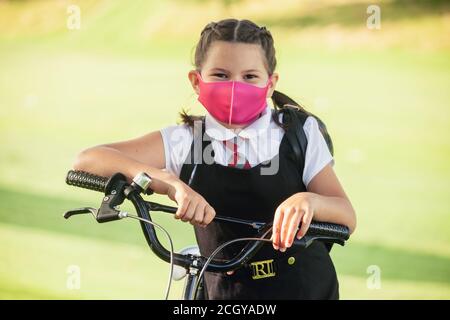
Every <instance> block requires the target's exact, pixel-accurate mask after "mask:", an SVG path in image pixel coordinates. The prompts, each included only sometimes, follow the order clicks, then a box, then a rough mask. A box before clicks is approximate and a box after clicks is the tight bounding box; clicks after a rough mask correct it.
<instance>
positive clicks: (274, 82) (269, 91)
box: [267, 72, 279, 98]
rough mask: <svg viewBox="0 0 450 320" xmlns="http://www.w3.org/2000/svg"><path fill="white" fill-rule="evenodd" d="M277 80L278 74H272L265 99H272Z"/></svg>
mask: <svg viewBox="0 0 450 320" xmlns="http://www.w3.org/2000/svg"><path fill="white" fill-rule="evenodd" d="M278 79H279V75H278V73H276V72H274V73H272V78H271V80H272V84H271V85H270V88H269V90H267V98H271V97H272V94H273V92H274V91H275V87H276V85H277V82H278Z"/></svg>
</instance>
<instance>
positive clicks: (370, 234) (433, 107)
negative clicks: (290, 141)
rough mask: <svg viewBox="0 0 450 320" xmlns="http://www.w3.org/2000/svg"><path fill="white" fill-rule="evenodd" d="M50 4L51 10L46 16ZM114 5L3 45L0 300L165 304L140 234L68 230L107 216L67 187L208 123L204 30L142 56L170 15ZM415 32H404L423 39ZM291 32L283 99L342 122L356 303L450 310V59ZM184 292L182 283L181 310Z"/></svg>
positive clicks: (341, 160) (341, 262)
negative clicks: (182, 122) (74, 26)
mask: <svg viewBox="0 0 450 320" xmlns="http://www.w3.org/2000/svg"><path fill="white" fill-rule="evenodd" d="M349 2H351V1H349ZM416 2H417V1H416ZM41 3H43V4H42V7H43V8H47V7H48V6H49V5H48V3H47V4H45V1H44V2H38V4H33V5H35V6H41ZM100 3H101V5H102V6H103V7H102V8H103V9H102V10H103V11H101V14H100V13H98V11H95V10H92V11H89V10H88V9H86V10H87V13H88V14H87V16H88V18H86V20H87V22H86V25H87V30H84V31H83V30H81V31H67V30H64V28H62V29H61V28H59V29H55V30H53V31H52V32H49V31H46V32H42V33H39V32H37V31H36V33H35V34H31V35H29V34H27V33H26V32H24V31H23V30H19V31H20V32H19V31H18V34H14V32H13V31H15V29H14V27H11V26H9V29H5V30H6V31H5V30H4V31H3V33H1V32H0V143H1V146H2V152H1V153H0V298H4V299H5V298H14V299H28V298H31V299H41V298H63V299H72V298H83V299H85V298H105V299H109V298H137V299H160V298H162V297H163V294H164V288H165V281H166V275H167V272H168V269H167V265H166V264H164V263H162V262H160V261H158V260H157V259H156V258H155V257H154V256H153V255H152V253H151V252H150V250H149V249H148V248H147V247H146V244H145V241H144V238H143V235H142V234H141V232H140V227H139V225H138V224H137V223H135V222H133V221H122V222H115V223H111V224H105V225H98V224H95V223H94V222H93V221H92V219H90V218H88V217H75V218H73V219H72V220H71V221H70V222H68V221H65V220H64V219H63V218H62V213H63V212H64V211H65V210H67V209H70V208H73V207H79V206H84V205H90V206H97V205H98V204H99V203H100V198H99V196H100V194H93V193H92V192H89V191H84V190H80V189H74V188H71V187H68V186H66V185H65V184H64V178H65V173H66V171H67V170H68V169H69V168H70V166H71V164H72V161H73V159H74V157H75V155H76V153H77V152H79V151H80V150H81V149H83V148H85V147H88V146H92V145H95V144H100V143H106V142H111V141H116V140H122V139H127V138H131V137H134V136H137V135H141V134H144V133H146V132H149V131H151V130H157V129H158V128H161V127H164V126H167V125H171V124H173V123H175V122H176V121H177V112H178V111H180V109H181V108H182V107H189V108H190V109H191V110H192V111H193V112H203V110H202V108H201V107H200V105H199V104H198V103H197V102H196V97H195V95H194V94H193V92H192V89H191V88H190V85H189V83H188V81H187V77H186V74H187V71H188V70H189V68H190V67H191V66H190V55H191V50H192V47H193V46H194V44H195V41H196V40H197V33H199V31H200V30H199V29H198V30H195V31H194V32H195V33H194V34H193V35H191V36H190V37H187V38H179V39H176V41H175V40H172V41H171V40H170V39H169V40H168V39H162V38H161V37H158V36H155V37H152V38H151V39H150V40H148V41H146V42H145V43H143V42H142V41H139V39H140V38H139V37H137V39H136V38H135V37H136V32H134V31H135V29H134V27H135V26H136V25H137V21H141V20H142V19H141V17H144V16H145V12H149V10H155V12H159V11H158V10H161V9H158V8H159V7H158V6H157V5H156V3H157V2H151V1H148V2H146V3H148V4H147V5H146V6H145V10H144V9H142V8H141V7H140V6H139V5H135V4H134V5H130V6H127V5H124V4H123V2H120V1H113V2H112V3H113V4H112V5H107V4H105V3H106V2H100ZM133 3H134V2H133ZM171 3H173V5H176V4H177V3H178V2H177V1H172V2H171ZM141 4H142V3H141ZM27 5H30V4H29V3H24V4H19V5H18V6H19V8H18V9H17V10H23V8H26V6H27ZM82 5H83V6H86V8H89V6H91V7H95V5H97V2H96V1H84V2H82ZM20 6H24V7H23V8H22V7H20ZM96 8H97V7H96ZM64 9H65V8H64V7H63V8H62V10H61V9H59V10H60V11H61V12H62V14H63V15H64V14H65V10H64ZM9 10H11V11H10V14H11V15H13V13H14V10H16V9H15V8H13V9H11V8H9ZM46 10H49V12H53V11H52V10H51V9H46ZM61 12H60V13H61ZM92 12H94V13H92ZM54 14H55V13H54ZM89 14H90V15H89ZM154 14H155V15H156V13H154ZM55 15H57V14H55ZM324 16H325V17H326V16H327V15H326V14H324ZM0 17H1V15H0ZM63 17H64V16H63ZM133 18H135V19H133ZM54 19H56V18H54ZM203 19H205V18H203ZM212 19H214V18H211V20H212ZM402 19H403V20H405V21H403V20H402V21H400V22H397V24H396V25H395V26H396V27H395V28H393V27H392V29H391V32H396V30H401V31H402V32H403V33H404V32H405V31H404V30H403V29H402V28H401V26H409V27H410V26H411V25H412V22H411V21H408V20H407V19H405V18H402ZM414 19H416V20H414V21H422V22H423V24H424V25H426V26H429V25H430V20H429V19H436V24H438V18H433V17H432V18H430V17H429V16H428V17H427V19H428V20H427V19H424V20H420V19H419V18H418V17H414ZM0 20H1V19H0ZM209 20H210V19H209V18H207V19H206V20H204V24H206V23H207V22H208V21H209ZM319 20H320V19H319ZM56 21H57V19H56ZM62 23H65V22H64V18H62ZM273 23H276V22H273ZM105 24H107V26H108V28H106V27H105V26H104V25H105ZM419 26H420V23H418V25H417V26H415V27H417V28H418V29H417V30H419ZM409 27H408V28H409ZM383 28H389V25H388V26H387V27H385V26H384V27H383ZM405 28H406V27H405ZM17 29H20V28H17ZM41 29H42V28H41ZM41 29H39V28H38V31H39V30H41ZM26 30H28V29H26ZM283 30H284V29H277V28H274V32H273V33H274V37H275V41H276V46H277V55H278V61H279V65H278V66H279V67H278V72H279V73H280V76H281V79H280V82H279V89H280V90H281V91H282V92H285V93H287V94H288V95H290V96H292V97H293V98H294V99H296V100H298V101H302V102H304V104H305V105H306V106H307V108H308V109H309V110H311V111H312V112H314V113H316V114H318V115H319V116H320V117H321V118H322V119H323V120H324V121H325V123H326V124H327V126H328V128H329V131H330V132H331V134H332V137H333V140H334V143H335V150H336V152H335V159H336V166H335V170H336V172H337V174H338V176H339V178H340V180H341V182H342V184H343V185H344V188H345V190H346V192H347V193H348V195H349V197H350V199H351V200H352V203H353V204H354V207H355V209H356V211H357V214H358V228H357V231H356V233H355V234H354V236H353V237H352V239H351V241H349V243H348V245H346V246H345V247H339V246H335V247H334V248H333V251H332V255H333V259H334V261H335V265H336V268H337V271H338V274H339V279H340V286H341V297H342V298H343V299H359V298H365V299H366V298H367V299H383V298H384V299H390V298H399V299H406V298H419V299H420V298H427V299H428V298H445V299H448V298H450V249H449V248H450V247H449V245H450V233H449V230H450V218H449V209H450V200H449V199H450V198H449V190H450V161H449V160H450V159H449V158H450V141H449V136H450V129H449V128H450V110H449V102H450V91H449V90H448V84H449V80H450V72H449V71H450V59H449V51H448V50H447V49H445V48H440V47H439V46H438V47H437V48H431V49H429V50H419V49H417V48H414V47H409V43H406V44H405V46H403V47H401V46H391V45H390V44H389V45H387V46H385V47H383V46H381V48H378V49H373V48H371V47H370V46H369V47H368V46H361V47H355V46H343V47H339V48H330V47H327V46H325V45H321V44H320V41H319V40H315V41H316V42H315V43H314V45H311V46H308V45H307V44H305V43H297V42H292V39H295V35H296V34H298V33H296V32H294V31H292V32H291V34H292V35H293V38H289V37H288V36H287V35H286V34H287V32H285V31H283ZM408 30H410V29H408ZM433 30H434V31H436V30H438V29H433ZM413 31H414V29H413ZM8 32H9V33H8ZM311 32H312V33H314V32H315V33H316V34H318V35H320V34H321V32H323V30H322V29H320V28H318V27H317V30H316V29H314V30H312V31H311ZM348 32H349V34H351V30H350V31H348ZM384 32H387V31H386V29H384ZM399 32H400V31H399ZM409 32H411V30H410V31H409ZM418 32H419V31H418ZM31 33H32V32H31ZM116 33H117V38H116V37H114V35H115V34H116ZM403 33H400V34H403ZM434 34H436V37H438V35H437V32H434V33H432V34H430V37H431V36H432V35H434ZM127 35H129V36H127ZM278 39H279V41H277V40H278ZM380 39H385V38H383V37H382V36H380V38H376V37H375V36H374V38H373V39H372V41H377V40H380ZM431 40H432V39H431ZM431 40H430V41H431ZM435 42H436V43H438V42H439V41H437V40H436V41H435ZM156 200H158V201H162V202H166V203H169V201H168V200H167V199H165V198H163V197H160V196H157V197H156ZM129 209H131V208H129ZM156 221H158V222H161V223H163V224H164V225H165V226H167V227H168V228H169V230H170V231H171V233H172V234H173V236H174V241H175V246H176V248H177V249H180V248H182V247H184V246H186V245H189V244H192V243H194V237H193V233H192V229H191V227H190V225H187V224H184V223H182V222H179V221H174V220H173V219H172V218H171V217H168V216H164V215H163V214H159V215H158V214H157V216H156ZM70 265H77V266H80V268H81V288H80V289H79V290H69V289H67V287H66V281H67V277H68V274H67V268H68V267H69V266H70ZM371 265H376V266H378V267H379V268H380V270H381V288H380V289H369V288H368V287H367V285H366V282H367V279H368V278H369V276H370V275H369V274H368V273H367V268H368V267H369V266H371ZM181 288H182V283H175V285H174V290H173V292H172V294H171V298H178V297H180V294H181Z"/></svg>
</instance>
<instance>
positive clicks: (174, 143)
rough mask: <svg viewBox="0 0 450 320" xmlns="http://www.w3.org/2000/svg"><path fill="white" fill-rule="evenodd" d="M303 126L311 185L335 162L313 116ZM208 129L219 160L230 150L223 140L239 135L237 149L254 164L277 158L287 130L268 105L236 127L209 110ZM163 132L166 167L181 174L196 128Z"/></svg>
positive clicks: (306, 180) (306, 170)
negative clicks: (327, 166) (323, 170)
mask: <svg viewBox="0 0 450 320" xmlns="http://www.w3.org/2000/svg"><path fill="white" fill-rule="evenodd" d="M303 130H304V131H305V134H306V138H307V139H308V146H307V149H306V156H305V167H304V171H303V183H304V185H305V186H308V184H309V182H310V181H311V180H312V178H314V176H315V175H316V174H318V173H319V172H320V171H321V170H322V169H323V168H324V167H325V166H326V165H327V164H329V163H330V164H331V165H332V166H334V159H333V157H332V155H331V154H330V151H329V150H328V146H327V144H326V142H325V139H324V138H323V136H322V133H321V132H320V131H319V126H318V123H317V120H316V119H315V118H314V117H312V116H309V117H308V118H307V119H306V121H305V124H304V125H303ZM205 131H206V133H207V135H208V136H210V137H211V139H212V141H211V144H212V148H213V150H214V161H215V162H216V163H218V164H221V165H227V162H228V159H229V157H230V154H229V152H228V151H227V149H226V148H225V146H224V144H223V141H224V140H230V139H233V138H235V137H236V139H237V144H238V150H237V151H238V153H241V154H243V155H245V157H246V159H247V160H248V162H249V163H250V165H251V166H252V167H253V166H255V165H258V164H259V163H261V162H264V161H267V160H270V159H272V158H274V157H275V156H276V155H277V154H278V151H279V147H280V143H281V139H282V138H283V136H284V130H283V129H282V128H280V127H279V126H278V125H277V124H276V123H275V121H274V120H273V118H272V112H271V107H270V106H269V105H267V107H266V109H265V110H264V111H263V113H262V114H261V116H260V117H259V118H258V119H257V120H255V121H253V122H252V123H251V124H250V125H248V126H246V127H245V128H243V129H240V130H237V131H235V130H232V129H228V128H226V127H224V126H223V125H221V124H220V123H219V122H217V120H216V119H215V118H214V117H213V116H211V114H209V113H206V117H205ZM160 132H161V136H162V139H163V143H164V152H165V159H166V170H167V171H169V172H171V173H173V174H175V175H176V176H178V177H179V176H180V172H181V167H182V166H183V163H184V161H185V160H186V157H187V156H188V153H189V150H190V149H191V144H192V141H193V129H192V128H191V127H189V126H188V125H185V124H181V125H173V126H169V127H165V128H163V129H161V130H160Z"/></svg>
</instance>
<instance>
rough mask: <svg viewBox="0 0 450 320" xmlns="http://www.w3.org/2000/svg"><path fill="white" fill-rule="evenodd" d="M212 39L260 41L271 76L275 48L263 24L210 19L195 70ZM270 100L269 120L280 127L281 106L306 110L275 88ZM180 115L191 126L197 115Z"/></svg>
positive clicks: (202, 35)
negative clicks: (270, 118) (273, 109)
mask: <svg viewBox="0 0 450 320" xmlns="http://www.w3.org/2000/svg"><path fill="white" fill-rule="evenodd" d="M216 40H221V41H229V42H242V43H250V44H260V45H261V47H262V49H263V52H264V56H265V58H266V63H267V64H266V65H267V69H268V72H269V75H272V74H273V72H274V71H275V67H276V65H277V60H276V58H275V47H274V44H273V38H272V35H271V33H270V31H269V30H267V29H266V27H259V26H258V25H256V24H255V23H253V22H252V21H250V20H237V19H224V20H221V21H219V22H210V23H209V24H207V25H206V26H205V28H204V29H203V30H202V32H201V35H200V40H199V42H198V43H197V46H196V48H195V56H194V66H195V68H196V69H197V70H200V68H201V66H202V64H203V61H204V60H205V58H206V54H207V51H208V49H209V47H210V46H211V43H212V42H213V41H216ZM271 99H272V101H273V105H274V107H275V112H274V113H273V119H274V121H275V122H276V123H277V124H278V125H279V126H281V127H283V128H286V126H285V125H283V124H281V123H280V122H279V120H278V119H279V112H280V110H281V109H283V108H285V107H286V106H293V107H296V108H298V109H300V110H301V111H303V112H306V113H308V112H307V111H306V110H305V109H304V108H303V107H302V106H301V105H300V104H298V103H297V102H295V101H294V100H293V99H291V98H289V97H288V96H287V95H285V94H283V93H281V92H279V91H277V90H274V92H273V94H272V97H271ZM308 114H309V113H308ZM180 116H181V120H182V122H183V123H186V124H188V125H190V126H193V123H194V121H196V120H198V119H200V118H201V117H199V116H193V115H189V114H187V113H186V111H184V110H183V111H182V112H181V113H180Z"/></svg>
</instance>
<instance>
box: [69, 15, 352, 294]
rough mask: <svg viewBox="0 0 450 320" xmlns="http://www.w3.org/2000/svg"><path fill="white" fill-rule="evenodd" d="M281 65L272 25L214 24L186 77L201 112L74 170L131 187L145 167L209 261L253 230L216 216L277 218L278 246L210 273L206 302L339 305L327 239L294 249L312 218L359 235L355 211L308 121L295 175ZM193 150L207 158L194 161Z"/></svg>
mask: <svg viewBox="0 0 450 320" xmlns="http://www.w3.org/2000/svg"><path fill="white" fill-rule="evenodd" d="M275 66H276V59H275V48H274V43H273V39H272V36H271V34H270V32H269V31H268V30H267V29H266V28H265V27H259V26H257V25H256V24H254V23H253V22H251V21H249V20H235V19H226V20H222V21H219V22H217V23H216V22H212V23H210V24H208V25H207V26H206V27H205V28H204V29H203V31H202V32H201V37H200V41H199V42H198V44H197V47H196V51H195V70H191V71H190V72H189V73H188V77H189V80H190V82H191V84H192V88H193V90H194V91H195V92H196V94H198V100H199V101H200V102H201V103H202V105H203V106H204V107H205V109H206V111H207V112H206V116H204V117H194V116H189V115H187V114H186V113H183V114H182V118H183V120H184V124H182V125H177V126H169V127H166V128H163V129H161V130H159V131H154V132H151V133H149V134H146V135H144V136H142V137H138V138H136V139H132V140H128V141H123V142H117V143H112V144H105V145H99V146H95V147H93V148H89V149H86V150H84V151H82V152H81V153H80V154H79V155H78V157H77V160H76V162H75V164H74V169H77V170H85V171H88V172H92V173H95V174H99V175H103V176H110V175H112V174H113V173H115V172H118V171H119V172H122V173H124V174H125V175H126V176H127V177H128V178H129V179H130V180H131V179H132V178H133V177H134V176H135V175H136V174H138V173H139V172H142V171H144V172H146V173H147V174H149V175H150V176H151V177H152V183H151V185H150V187H151V188H152V189H153V190H154V191H155V192H157V193H160V194H166V195H168V197H169V198H170V199H172V200H174V201H175V202H176V203H177V205H178V210H177V213H176V215H175V218H177V219H181V220H182V221H185V222H187V221H189V222H190V223H191V224H193V225H194V231H195V235H196V239H197V242H198V245H199V248H200V252H201V254H202V255H205V256H208V255H210V254H211V252H212V251H213V250H214V249H216V248H217V247H218V246H219V245H220V244H222V243H223V242H225V241H227V240H231V239H235V238H238V237H249V236H252V235H254V233H255V231H254V230H253V229H251V228H248V227H245V226H241V225H234V224H230V223H218V222H215V221H214V222H211V221H212V220H213V218H214V216H215V214H216V212H217V214H220V215H224V216H233V217H239V218H243V219H250V220H254V221H265V222H272V221H273V233H272V238H271V239H272V245H267V244H265V245H264V246H263V247H262V249H261V250H260V251H259V252H258V253H257V254H256V255H255V257H253V258H252V259H251V261H249V263H248V264H247V265H246V267H244V268H241V269H238V270H236V271H235V272H229V273H224V274H221V273H210V272H207V273H205V287H206V294H207V298H209V299H338V298H339V291H338V281H337V276H336V271H335V269H334V266H333V263H332V261H331V259H330V256H329V252H328V250H327V248H326V246H325V245H324V243H322V242H319V241H316V242H314V243H313V244H312V245H311V246H310V247H308V248H307V249H304V248H291V246H292V242H293V240H294V237H297V238H299V239H300V238H301V237H302V236H304V235H305V233H306V232H307V230H308V227H309V224H310V222H311V221H312V220H315V221H326V222H334V223H339V224H344V225H347V226H348V227H349V229H350V232H353V230H354V229H355V226H356V216H355V212H354V210H353V207H352V205H351V203H350V201H349V200H348V198H347V196H346V194H345V192H344V190H343V188H342V186H341V184H340V183H339V180H338V178H337V177H336V175H335V173H334V171H333V168H332V166H333V164H334V160H333V157H332V156H331V154H330V152H329V150H328V147H327V144H326V142H325V139H324V137H323V136H322V133H321V131H320V130H319V126H318V122H317V120H316V119H315V118H314V117H313V116H309V117H308V118H307V120H306V121H305V123H304V125H303V130H304V132H305V134H306V137H307V140H308V144H307V149H306V153H305V159H304V167H303V171H302V172H300V171H301V170H300V169H299V168H298V165H297V162H296V161H295V160H294V159H293V157H292V146H291V145H290V144H289V142H288V140H287V139H286V138H285V137H286V135H285V127H284V126H283V116H282V114H281V113H280V110H282V109H283V108H284V107H285V105H286V101H288V102H289V101H292V100H291V99H290V98H289V97H287V96H285V95H283V94H282V93H280V92H278V91H275V86H276V84H277V81H278V77H279V75H278V74H277V73H275V72H274V71H275ZM267 98H272V101H273V103H274V105H275V106H276V107H277V108H276V109H275V110H274V109H272V108H271V107H270V106H269V105H268V103H267ZM293 103H294V104H296V103H295V102H293ZM197 125H199V126H197ZM194 128H199V129H198V130H197V129H194ZM195 150H197V151H198V150H200V153H198V152H196V151H195ZM194 154H200V155H204V157H203V158H202V159H200V160H201V161H198V160H199V159H198V157H197V158H196V159H194V158H195V157H194V156H193V155H194ZM208 155H209V159H207V158H208ZM106 159H107V161H105V160H106ZM299 227H300V229H299V230H298V228H299ZM244 245H245V243H244V244H243V243H236V244H234V245H231V246H229V247H227V248H226V249H225V250H224V251H223V252H222V253H221V254H219V255H218V256H217V258H218V259H229V258H231V257H233V256H234V255H235V254H236V253H238V252H239V250H240V248H242V247H243V246H244Z"/></svg>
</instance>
